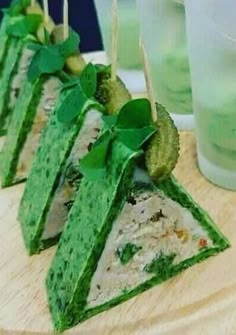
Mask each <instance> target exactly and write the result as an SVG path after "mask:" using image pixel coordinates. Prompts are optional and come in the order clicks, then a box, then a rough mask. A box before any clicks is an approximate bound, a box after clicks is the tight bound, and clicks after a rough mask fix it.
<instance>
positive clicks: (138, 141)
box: [117, 126, 156, 150]
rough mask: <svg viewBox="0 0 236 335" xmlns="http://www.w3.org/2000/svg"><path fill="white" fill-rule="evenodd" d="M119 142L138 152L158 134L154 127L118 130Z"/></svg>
mask: <svg viewBox="0 0 236 335" xmlns="http://www.w3.org/2000/svg"><path fill="white" fill-rule="evenodd" d="M117 132H118V137H117V139H118V141H120V142H122V143H123V144H125V145H126V146H127V147H128V148H130V149H132V150H138V149H139V148H140V147H142V146H143V144H144V143H145V142H146V141H147V140H148V139H149V138H150V137H151V136H152V135H153V134H155V132H156V128H155V127H154V126H149V127H144V128H140V129H118V130H117Z"/></svg>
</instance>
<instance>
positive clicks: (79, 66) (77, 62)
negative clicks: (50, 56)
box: [66, 52, 86, 75]
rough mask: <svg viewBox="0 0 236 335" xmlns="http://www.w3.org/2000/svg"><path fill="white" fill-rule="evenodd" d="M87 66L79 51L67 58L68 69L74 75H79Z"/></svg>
mask: <svg viewBox="0 0 236 335" xmlns="http://www.w3.org/2000/svg"><path fill="white" fill-rule="evenodd" d="M85 66H86V62H85V60H84V58H83V56H82V55H81V54H80V53H79V52H78V53H76V54H74V55H71V56H69V57H68V58H67V60H66V69H67V71H68V72H69V73H70V74H72V75H79V74H81V72H82V71H83V69H84V68H85Z"/></svg>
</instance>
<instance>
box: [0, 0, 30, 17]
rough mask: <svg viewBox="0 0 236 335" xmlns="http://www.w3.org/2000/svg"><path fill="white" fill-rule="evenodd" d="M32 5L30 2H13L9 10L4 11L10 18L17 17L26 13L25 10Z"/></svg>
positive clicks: (25, 0) (20, 0) (18, 0)
mask: <svg viewBox="0 0 236 335" xmlns="http://www.w3.org/2000/svg"><path fill="white" fill-rule="evenodd" d="M29 5H30V0H13V1H12V2H11V4H10V6H9V8H7V9H4V11H5V12H6V13H7V14H8V15H10V16H17V15H20V14H23V13H24V10H25V9H26V8H27V7H28V6H29Z"/></svg>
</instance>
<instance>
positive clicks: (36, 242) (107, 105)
mask: <svg viewBox="0 0 236 335" xmlns="http://www.w3.org/2000/svg"><path fill="white" fill-rule="evenodd" d="M115 86H116V88H117V90H116V91H117V93H118V94H117V95H114V94H112V83H111V82H110V67H103V66H96V67H95V66H93V65H92V64H88V65H87V66H86V67H85V68H84V70H83V72H82V73H81V75H80V76H79V77H78V78H74V79H73V80H71V81H69V82H67V83H65V84H64V86H63V89H62V91H61V94H60V97H59V100H58V102H57V104H56V108H55V110H54V111H53V113H52V115H51V117H50V119H49V122H48V123H47V125H46V127H45V129H44V131H43V133H42V136H41V139H40V143H39V148H38V150H37V152H36V154H35V157H34V161H33V165H32V170H31V172H30V175H29V178H28V180H27V183H26V188H25V192H24V195H23V198H22V202H21V205H20V209H19V221H20V223H21V227H22V232H23V237H24V241H25V244H26V248H27V250H28V252H29V253H30V254H34V253H38V252H40V251H41V250H42V249H44V248H46V247H48V246H50V245H51V244H53V243H55V242H56V241H57V240H58V238H59V235H60V234H61V232H62V230H63V227H64V224H65V222H66V219H67V215H68V212H69V210H70V208H71V206H72V203H73V200H74V195H75V192H76V190H77V189H78V188H79V184H80V179H81V173H80V171H79V160H80V158H82V157H83V156H84V155H85V154H86V153H87V152H88V150H89V149H90V146H91V144H92V143H93V142H94V141H95V140H96V138H97V136H98V134H99V131H100V129H101V126H102V113H101V112H104V113H106V112H109V111H110V110H117V109H119V108H120V106H121V105H122V104H123V103H124V102H126V101H127V100H129V99H130V94H129V92H128V91H127V89H126V88H125V87H124V85H123V83H122V82H121V81H120V80H119V79H117V81H116V84H115ZM94 95H95V96H96V99H95V98H94ZM35 190H37V191H35Z"/></svg>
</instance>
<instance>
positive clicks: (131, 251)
mask: <svg viewBox="0 0 236 335" xmlns="http://www.w3.org/2000/svg"><path fill="white" fill-rule="evenodd" d="M141 249H142V247H140V246H137V245H135V244H133V243H127V244H126V245H124V246H121V247H119V248H118V249H117V250H116V256H117V257H118V258H119V259H120V262H121V264H122V265H126V264H128V263H129V261H130V260H131V259H132V258H133V257H134V255H135V254H137V252H139V251H140V250H141Z"/></svg>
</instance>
